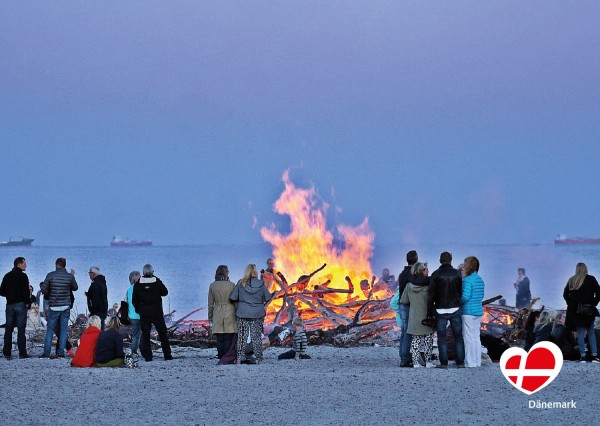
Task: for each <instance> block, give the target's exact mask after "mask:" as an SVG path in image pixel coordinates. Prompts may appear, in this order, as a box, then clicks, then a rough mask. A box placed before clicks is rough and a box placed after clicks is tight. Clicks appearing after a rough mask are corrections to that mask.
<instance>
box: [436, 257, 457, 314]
mask: <svg viewBox="0 0 600 426" xmlns="http://www.w3.org/2000/svg"><path fill="white" fill-rule="evenodd" d="M461 295H462V276H461V274H460V272H458V270H457V269H454V268H453V267H452V265H449V264H442V265H440V267H439V268H438V269H437V270H436V271H435V272H434V273H433V274H431V277H430V279H429V300H428V312H429V315H433V313H434V309H451V308H460V305H461V304H462V303H461V301H460V296H461Z"/></svg>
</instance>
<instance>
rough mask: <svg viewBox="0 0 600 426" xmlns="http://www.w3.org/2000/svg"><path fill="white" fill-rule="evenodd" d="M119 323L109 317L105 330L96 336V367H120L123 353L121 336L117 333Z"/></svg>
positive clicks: (123, 356) (117, 319) (123, 357)
mask: <svg viewBox="0 0 600 426" xmlns="http://www.w3.org/2000/svg"><path fill="white" fill-rule="evenodd" d="M120 327H121V322H120V321H119V318H117V317H109V318H108V321H107V322H106V330H104V331H103V332H102V333H100V335H99V336H98V340H97V342H96V356H95V357H94V361H95V362H96V367H121V366H122V365H123V360H124V359H125V354H124V353H123V336H121V333H119V328H120Z"/></svg>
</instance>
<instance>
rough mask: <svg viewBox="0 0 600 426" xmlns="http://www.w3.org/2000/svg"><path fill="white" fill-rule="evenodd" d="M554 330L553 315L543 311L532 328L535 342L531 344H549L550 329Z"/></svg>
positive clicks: (550, 337)
mask: <svg viewBox="0 0 600 426" xmlns="http://www.w3.org/2000/svg"><path fill="white" fill-rule="evenodd" d="M553 328H554V315H552V314H551V313H550V312H548V311H544V312H542V313H541V314H540V318H539V320H538V323H537V324H536V325H535V327H533V336H534V338H535V340H534V341H533V344H534V345H535V344H536V343H539V342H551V341H552V329H553Z"/></svg>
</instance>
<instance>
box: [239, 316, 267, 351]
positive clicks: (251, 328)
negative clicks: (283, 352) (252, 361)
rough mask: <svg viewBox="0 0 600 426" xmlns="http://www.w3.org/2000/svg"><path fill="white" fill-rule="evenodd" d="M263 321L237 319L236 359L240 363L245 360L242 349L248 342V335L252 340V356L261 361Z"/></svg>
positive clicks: (257, 319)
mask: <svg viewBox="0 0 600 426" xmlns="http://www.w3.org/2000/svg"><path fill="white" fill-rule="evenodd" d="M263 321H264V318H238V319H237V329H238V340H237V359H238V361H242V360H244V359H246V354H245V351H244V347H245V346H246V342H247V341H248V335H250V338H251V339H252V347H253V349H254V356H255V357H256V359H257V360H258V361H262V359H263V350H262V333H263Z"/></svg>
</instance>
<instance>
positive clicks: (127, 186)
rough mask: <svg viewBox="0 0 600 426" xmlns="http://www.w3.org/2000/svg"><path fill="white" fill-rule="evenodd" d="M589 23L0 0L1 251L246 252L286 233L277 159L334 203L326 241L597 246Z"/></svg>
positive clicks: (305, 8)
mask: <svg viewBox="0 0 600 426" xmlns="http://www.w3.org/2000/svg"><path fill="white" fill-rule="evenodd" d="M598 16H600V3H599V2H595V1H581V2H577V5H576V6H573V5H572V4H567V3H564V2H560V1H534V2H517V1H502V2H500V1H498V2H479V1H463V2H437V3H436V2H417V1H413V2H404V1H390V2H384V1H381V2H358V1H344V2H341V1H340V2H329V1H328V2H322V1H314V2H310V1H309V2H296V4H295V5H294V4H292V2H199V1H178V2H168V3H164V2H148V1H144V2H141V1H130V2H117V1H103V2H99V3H98V2H97V3H94V4H82V3H79V2H64V1H63V2H61V1H56V2H42V1H39V2H36V1H32V2H10V3H7V4H4V5H3V6H2V9H1V10H0V54H1V58H2V60H1V61H0V117H1V120H2V124H1V125H0V148H1V149H0V155H1V158H2V161H1V166H0V182H2V184H1V185H0V196H1V199H2V205H3V207H4V208H2V209H0V223H1V224H2V225H1V226H0V240H2V239H6V238H8V237H9V236H11V235H25V236H29V237H31V238H35V239H36V244H39V245H62V244H64V245H104V244H107V243H108V241H110V238H111V237H112V235H114V234H122V235H126V236H131V237H133V238H151V239H153V240H154V241H155V242H156V244H202V243H254V242H259V241H261V238H260V234H259V228H260V226H264V225H267V224H269V223H270V222H273V221H275V222H277V223H280V224H281V225H284V224H285V223H286V221H285V220H282V219H281V218H279V217H278V216H277V215H276V214H275V213H274V212H273V211H272V204H273V202H274V201H275V200H276V199H277V197H278V196H279V194H280V193H281V191H282V190H283V184H282V182H281V176H282V174H283V172H284V171H285V170H286V169H288V168H289V169H291V179H292V181H293V182H294V183H295V184H296V185H298V186H308V185H311V184H313V185H314V186H315V187H316V188H317V189H318V191H319V193H320V195H321V196H322V198H323V200H324V201H326V202H328V203H329V204H330V205H332V206H333V207H339V208H340V209H341V211H337V210H336V209H335V208H332V209H330V213H331V214H330V225H331V228H332V229H334V228H335V227H336V226H337V225H338V224H340V223H345V224H347V225H358V224H359V223H360V222H361V221H362V219H363V218H364V217H365V216H368V217H369V221H370V223H371V226H372V228H373V230H374V232H375V234H376V243H380V244H399V245H403V244H416V243H424V242H431V243H433V242H465V243H531V242H534V243H536V242H541V243H550V242H551V241H552V239H553V238H554V236H555V234H557V233H565V234H570V235H588V236H595V237H598V236H600V215H599V214H598V211H599V210H600V201H599V200H598V197H597V195H596V194H597V185H598V184H597V182H598V181H600V167H599V161H600V79H598V76H599V75H600V25H598ZM336 211H337V212H336ZM254 216H256V218H257V219H258V225H259V226H258V227H256V228H255V229H252V219H253V217H254ZM281 230H282V231H285V228H282V229H281Z"/></svg>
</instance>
